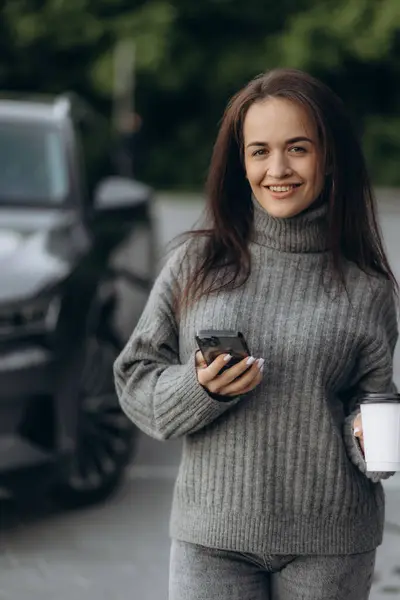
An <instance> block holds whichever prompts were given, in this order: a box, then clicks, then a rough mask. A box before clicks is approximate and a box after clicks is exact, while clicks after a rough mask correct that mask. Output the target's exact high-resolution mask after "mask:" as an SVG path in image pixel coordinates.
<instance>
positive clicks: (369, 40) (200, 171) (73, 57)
mask: <svg viewBox="0 0 400 600" xmlns="http://www.w3.org/2000/svg"><path fill="white" fill-rule="evenodd" d="M1 17H2V18H1V19H0V85H1V87H2V88H3V89H14V90H30V91H42V92H52V93H53V92H60V91H64V90H67V89H72V90H74V91H76V92H78V93H80V94H83V95H84V96H85V97H86V98H88V99H89V100H91V101H92V102H94V103H95V105H96V106H97V107H98V108H99V109H100V110H102V111H103V112H105V113H106V114H108V115H109V114H110V111H111V99H112V52H113V48H114V46H115V43H116V42H117V40H118V39H121V38H125V37H132V38H133V39H134V40H135V44H136V57H137V64H136V82H137V95H136V99H135V105H136V108H137V110H138V111H139V113H140V114H141V116H142V117H143V123H144V127H143V131H142V134H143V146H142V148H141V151H143V153H144V155H145V161H144V167H143V170H142V171H141V172H140V173H139V174H140V176H141V177H143V178H145V179H147V180H148V181H150V182H152V183H154V184H155V185H158V186H168V187H169V186H174V187H178V186H181V187H195V186H199V185H201V184H202V182H203V181H204V177H205V173H206V169H207V164H208V160H209V156H210V153H211V148H212V143H213V140H214V138H215V134H216V130H217V126H218V121H219V119H220V117H221V115H222V111H223V109H224V106H225V104H226V102H227V99H228V98H229V97H230V96H231V94H232V93H233V92H235V91H236V90H237V89H238V88H239V87H240V86H242V85H243V84H244V83H245V82H246V81H247V80H248V79H250V78H251V77H253V76H254V75H256V74H257V73H260V72H262V71H265V70H266V69H269V68H271V67H275V66H294V67H299V68H303V69H306V70H308V71H310V72H312V73H314V74H316V75H317V76H320V77H321V78H322V79H324V80H325V81H326V82H327V83H328V84H329V85H331V87H333V89H335V90H336V91H337V92H338V93H339V94H340V95H341V96H342V97H343V98H344V100H345V102H346V104H347V105H348V107H349V111H350V112H351V113H352V115H353V117H354V119H355V121H356V123H357V126H358V128H359V130H360V132H361V133H362V135H363V139H364V143H365V149H366V153H367V157H368V160H369V163H370V166H371V169H372V173H373V176H374V179H375V181H376V182H378V183H387V184H400V170H399V169H398V168H397V162H398V159H399V158H400V122H399V120H398V118H397V107H398V106H399V99H400V98H399V95H400V89H399V88H400V83H399V82H400V78H399V69H400V60H399V59H400V56H399V55H400V35H399V31H400V3H399V2H398V0H379V1H378V0H281V1H280V2H279V3H277V2H272V1H271V0H269V1H267V2H266V1H265V0H263V1H262V0H247V2H239V1H238V0H202V2H197V3H196V2H193V0H133V2H132V0H96V2H94V1H93V0H5V4H4V6H3V9H2V15H1Z"/></svg>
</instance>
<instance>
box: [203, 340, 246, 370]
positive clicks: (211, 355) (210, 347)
mask: <svg viewBox="0 0 400 600" xmlns="http://www.w3.org/2000/svg"><path fill="white" fill-rule="evenodd" d="M196 341H197V345H198V347H199V349H200V350H201V352H202V354H203V356H204V360H205V361H206V363H207V364H208V365H210V364H211V363H212V362H213V361H214V360H215V359H216V358H217V356H219V355H220V354H231V355H232V358H231V360H230V361H229V362H228V364H227V365H226V366H225V367H223V369H222V371H224V370H225V369H229V368H230V367H232V366H233V365H235V364H237V363H238V362H240V361H241V360H243V359H244V358H246V356H250V351H249V348H248V346H247V343H246V340H245V338H244V335H243V334H242V333H241V332H240V331H226V330H221V331H217V330H202V331H198V332H197V334H196Z"/></svg>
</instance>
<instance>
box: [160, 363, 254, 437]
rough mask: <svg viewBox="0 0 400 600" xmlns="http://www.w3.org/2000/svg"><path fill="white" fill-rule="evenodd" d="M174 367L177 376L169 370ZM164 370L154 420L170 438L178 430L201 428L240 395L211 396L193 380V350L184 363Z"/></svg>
mask: <svg viewBox="0 0 400 600" xmlns="http://www.w3.org/2000/svg"><path fill="white" fill-rule="evenodd" d="M175 369H176V370H177V371H179V377H176V374H177V373H176V374H174V373H173V372H172V371H174V370H175ZM167 372H168V377H166V378H165V379H164V380H163V378H161V380H160V381H159V384H158V390H157V393H158V394H159V398H160V401H159V402H157V403H156V405H157V408H158V410H157V413H158V414H157V416H156V419H157V422H158V427H159V428H160V429H161V430H162V431H164V432H168V433H169V434H171V435H172V436H174V437H175V436H176V435H179V434H180V433H179V432H180V431H181V430H182V433H183V432H185V433H194V432H195V431H197V430H199V429H201V428H202V427H205V426H206V425H208V424H209V423H211V422H212V421H214V419H216V418H217V417H219V416H220V415H222V414H223V413H224V412H225V411H226V410H228V409H230V408H231V407H232V406H234V405H235V404H237V403H238V402H239V401H240V400H241V399H242V397H243V396H236V397H234V398H232V399H231V398H227V397H226V396H219V397H216V396H215V395H213V396H211V395H210V394H209V393H208V391H207V390H206V389H205V388H204V387H203V386H202V385H200V383H199V381H198V379H197V371H196V360H195V353H193V355H192V356H191V357H190V359H189V360H188V362H187V363H186V364H185V365H179V366H176V367H171V368H169V369H167ZM161 398H164V400H161ZM216 398H218V399H216ZM178 399H179V400H178ZM177 400H178V402H177ZM221 400H223V401H221ZM228 400H229V401H228Z"/></svg>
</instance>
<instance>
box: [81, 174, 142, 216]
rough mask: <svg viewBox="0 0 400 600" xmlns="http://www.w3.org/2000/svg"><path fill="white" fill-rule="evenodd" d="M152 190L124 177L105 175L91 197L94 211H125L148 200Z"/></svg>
mask: <svg viewBox="0 0 400 600" xmlns="http://www.w3.org/2000/svg"><path fill="white" fill-rule="evenodd" d="M152 195H153V190H152V189H151V188H150V187H148V186H147V185H145V184H144V183H140V182H139V181H135V180H133V179H127V178H125V177H107V178H106V179H104V180H103V181H101V182H100V183H99V185H98V186H97V188H96V190H95V192H94V199H93V208H94V211H95V213H109V212H116V213H118V212H126V211H131V210H132V209H134V208H135V207H139V206H140V205H143V204H144V203H147V202H150V200H151V198H152Z"/></svg>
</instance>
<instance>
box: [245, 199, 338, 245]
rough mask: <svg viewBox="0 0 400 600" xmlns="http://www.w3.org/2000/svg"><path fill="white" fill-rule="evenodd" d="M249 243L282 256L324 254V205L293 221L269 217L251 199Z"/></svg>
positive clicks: (319, 205)
mask: <svg viewBox="0 0 400 600" xmlns="http://www.w3.org/2000/svg"><path fill="white" fill-rule="evenodd" d="M253 205H254V228H253V237H252V240H253V241H254V242H255V243H256V244H260V245H261V246H268V247H269V248H273V249H275V250H280V251H282V252H295V253H300V252H324V251H326V250H327V249H328V227H327V213H328V204H327V203H326V202H324V203H323V204H320V203H318V204H317V205H316V206H311V207H310V208H309V209H308V210H306V211H305V212H302V213H300V214H299V215H296V216H294V217H290V218H287V219H281V218H276V217H272V216H271V215H270V214H269V213H267V211H266V210H265V209H264V208H263V207H262V206H261V205H260V203H259V202H258V201H257V200H256V199H255V198H254V197H253Z"/></svg>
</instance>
